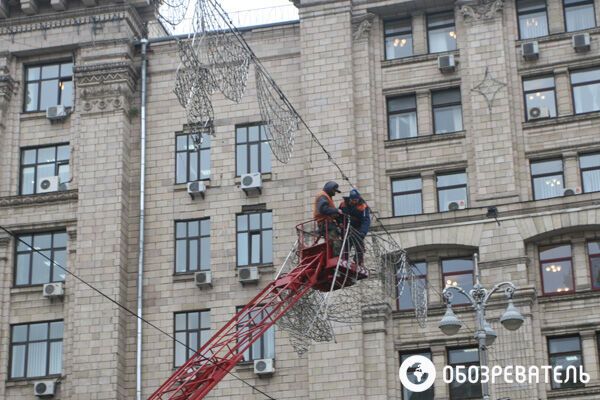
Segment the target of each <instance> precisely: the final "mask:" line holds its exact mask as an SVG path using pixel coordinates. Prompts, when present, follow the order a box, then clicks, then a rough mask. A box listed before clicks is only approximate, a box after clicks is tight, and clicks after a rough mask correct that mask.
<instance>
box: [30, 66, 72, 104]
mask: <svg viewBox="0 0 600 400" xmlns="http://www.w3.org/2000/svg"><path fill="white" fill-rule="evenodd" d="M25 88H26V91H27V92H26V94H25V111H46V109H47V108H48V107H51V106H56V105H63V106H65V107H72V106H73V63H72V62H67V63H62V64H49V65H42V66H34V67H33V66H32V67H26V68H25Z"/></svg>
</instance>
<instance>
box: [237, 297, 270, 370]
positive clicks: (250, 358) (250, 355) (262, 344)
mask: <svg viewBox="0 0 600 400" xmlns="http://www.w3.org/2000/svg"><path fill="white" fill-rule="evenodd" d="M245 307H246V306H237V307H236V310H235V311H236V314H237V313H239V312H240V311H242V310H243V309H244V308H245ZM258 307H264V304H259V305H258ZM267 312H268V310H267V309H261V310H260V314H261V319H260V322H262V321H263V320H264V318H265V317H264V315H263V314H264V313H267ZM248 315H249V318H250V319H253V318H252V314H251V313H250V314H248ZM260 322H259V323H260ZM240 325H241V324H240V323H239V322H238V321H236V332H237V331H238V330H239V329H240ZM252 326H256V324H252ZM275 326H276V325H272V326H270V327H269V329H267V330H266V331H265V332H264V333H263V334H262V335H260V337H259V338H258V339H257V340H256V341H255V342H254V343H253V344H251V345H250V346H249V347H248V348H247V349H246V350H245V351H244V354H245V353H246V352H248V360H246V357H244V356H242V359H241V360H240V362H241V363H244V364H246V363H248V364H249V363H253V362H254V361H255V360H263V359H265V352H266V347H265V342H266V339H265V335H266V334H267V333H268V332H269V330H271V329H272V332H273V360H275V359H276V357H277V352H276V340H275V333H276V328H275ZM257 342H260V353H261V354H260V356H261V357H260V358H257V357H254V352H253V349H252V347H253V346H254V345H255V344H256V343H257Z"/></svg>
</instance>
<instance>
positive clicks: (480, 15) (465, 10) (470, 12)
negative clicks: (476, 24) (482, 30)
mask: <svg viewBox="0 0 600 400" xmlns="http://www.w3.org/2000/svg"><path fill="white" fill-rule="evenodd" d="M463 3H464V2H463ZM503 8H504V0H472V1H470V2H468V3H467V4H463V5H462V6H461V7H460V12H461V13H462V15H463V17H464V18H465V19H472V20H475V21H481V20H490V19H494V18H496V15H497V13H498V12H499V11H502V9H503Z"/></svg>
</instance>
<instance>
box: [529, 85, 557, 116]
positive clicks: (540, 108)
mask: <svg viewBox="0 0 600 400" xmlns="http://www.w3.org/2000/svg"><path fill="white" fill-rule="evenodd" d="M523 94H524V96H525V107H526V109H527V110H526V111H527V113H526V115H525V119H526V120H527V121H529V120H530V119H539V118H555V117H556V92H555V87H554V76H545V77H538V78H532V79H524V80H523Z"/></svg>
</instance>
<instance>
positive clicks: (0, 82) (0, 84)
mask: <svg viewBox="0 0 600 400" xmlns="http://www.w3.org/2000/svg"><path fill="white" fill-rule="evenodd" d="M0 1H1V0H0ZM15 85H16V84H15V81H14V80H13V79H12V78H11V77H10V75H0V128H2V127H4V121H5V120H6V118H5V115H6V110H7V109H8V103H10V99H11V97H12V94H13V91H14V87H15Z"/></svg>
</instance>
